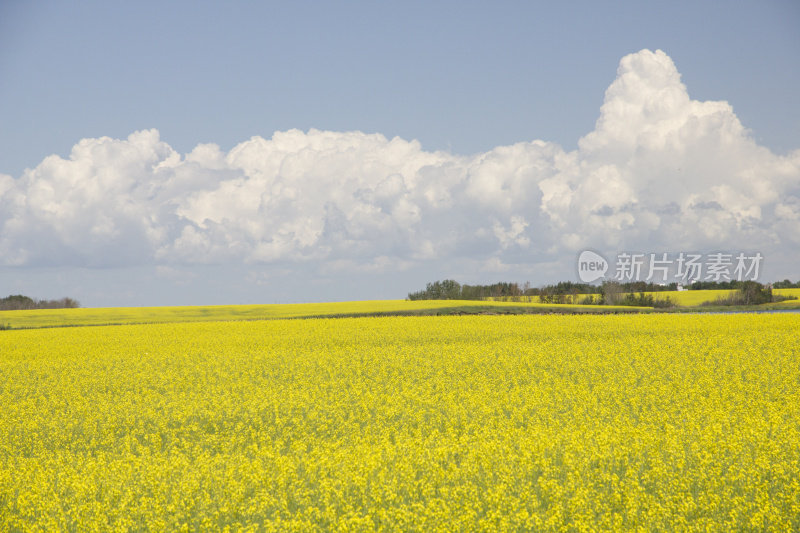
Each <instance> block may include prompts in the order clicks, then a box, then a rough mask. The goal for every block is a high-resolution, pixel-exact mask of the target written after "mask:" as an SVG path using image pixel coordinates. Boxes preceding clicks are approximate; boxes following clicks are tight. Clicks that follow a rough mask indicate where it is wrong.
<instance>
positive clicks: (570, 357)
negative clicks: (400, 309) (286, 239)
mask: <svg viewBox="0 0 800 533" xmlns="http://www.w3.org/2000/svg"><path fill="white" fill-rule="evenodd" d="M798 331H800V315H795V314H781V315H744V314H742V315H703V316H700V315H688V316H687V315H613V316H611V315H605V316H555V315H535V316H531V315H525V316H470V317H436V316H433V317H380V318H345V319H311V320H270V321H260V322H206V323H181V324H148V325H127V326H109V327H83V328H56V329H39V330H10V331H0V375H2V377H3V379H2V380H0V409H1V410H2V411H1V412H2V416H0V531H128V530H137V531H140V530H143V531H148V530H149V531H181V530H184V531H185V530H192V531H207V530H224V529H226V528H229V530H231V531H313V530H326V531H327V530H332V531H372V530H387V531H448V532H449V531H477V530H485V531H514V530H541V531H626V530H631V531H633V530H638V531H742V530H748V531H798V530H800V481H799V479H800V446H798V442H800V348H798V342H797V341H798V336H797V332H798Z"/></svg>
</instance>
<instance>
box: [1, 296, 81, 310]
mask: <svg viewBox="0 0 800 533" xmlns="http://www.w3.org/2000/svg"><path fill="white" fill-rule="evenodd" d="M80 306H81V305H80V303H79V302H78V301H77V300H75V299H73V298H60V299H58V300H35V299H33V298H31V297H29V296H23V295H22V294H12V295H10V296H6V297H5V298H0V311H27V310H32V309H71V308H75V307H80Z"/></svg>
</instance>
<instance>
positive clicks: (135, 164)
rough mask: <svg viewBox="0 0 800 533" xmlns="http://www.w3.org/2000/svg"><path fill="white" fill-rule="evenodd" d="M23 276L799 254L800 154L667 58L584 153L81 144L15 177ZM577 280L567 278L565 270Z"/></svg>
mask: <svg viewBox="0 0 800 533" xmlns="http://www.w3.org/2000/svg"><path fill="white" fill-rule="evenodd" d="M0 229H1V231H0V264H2V265H5V266H7V267H10V266H23V267H46V266H60V267H67V266H73V267H118V266H131V265H156V266H159V268H162V267H163V268H165V269H169V268H173V267H176V268H181V267H184V266H187V265H198V264H202V265H224V264H239V265H241V264H244V265H248V264H251V265H271V266H272V267H273V268H276V269H278V268H283V269H286V268H292V266H293V265H297V264H305V265H309V264H310V265H315V266H316V267H318V268H319V269H321V270H357V271H372V272H375V271H378V272H382V271H392V270H398V269H405V268H410V267H412V266H420V265H425V264H433V263H435V262H437V261H443V260H448V261H461V260H464V261H468V262H470V264H475V265H480V268H481V269H483V270H487V271H493V270H494V271H503V270H504V269H506V268H509V267H510V266H513V265H526V266H528V267H530V266H531V265H534V264H536V263H539V262H542V263H544V262H553V261H559V258H566V257H568V258H569V259H568V260H567V261H568V262H566V263H564V265H565V267H568V266H571V265H572V261H573V258H574V257H575V255H576V252H577V251H579V250H581V249H582V248H584V247H587V246H588V247H592V248H595V249H601V250H640V251H667V250H723V249H729V250H748V249H751V250H752V249H757V250H760V251H763V252H766V253H769V252H770V250H776V251H777V250H783V251H784V253H785V251H786V250H790V251H791V254H794V256H793V258H794V260H795V264H796V263H797V261H796V260H797V259H798V252H797V250H800V150H796V151H794V152H792V153H790V154H788V155H786V156H781V155H776V154H774V153H772V152H770V151H769V150H768V149H766V148H764V147H761V146H759V145H758V144H757V143H756V142H755V141H754V140H753V138H752V136H751V135H750V133H749V132H748V131H747V130H746V129H745V128H744V127H743V126H742V124H741V123H740V121H739V120H738V118H737V117H736V115H735V114H734V112H733V109H732V108H731V106H730V105H729V104H728V103H726V102H715V101H708V102H700V101H696V100H692V99H691V98H690V97H689V94H688V92H687V89H686V87H685V86H684V85H683V84H682V83H681V79H680V74H679V73H678V71H677V69H676V67H675V65H674V64H673V62H672V60H671V59H670V58H669V57H668V56H667V55H666V54H665V53H664V52H662V51H660V50H657V51H655V52H652V51H649V50H642V51H640V52H638V53H635V54H631V55H628V56H626V57H624V58H623V59H622V60H621V61H620V64H619V68H618V71H617V77H616V79H615V80H614V82H613V83H612V84H611V86H610V87H609V88H608V90H607V91H606V94H605V100H604V103H603V106H602V108H601V109H600V117H599V119H598V120H597V124H596V127H595V129H594V131H592V132H590V133H589V134H587V135H586V136H585V137H583V138H582V139H580V142H579V144H578V149H577V150H575V151H571V152H566V151H564V150H563V149H562V148H561V147H560V146H559V145H557V144H554V143H549V142H545V141H541V140H536V141H532V142H524V143H518V144H515V145H512V146H501V147H497V148H495V149H493V150H491V151H489V152H486V153H481V154H475V155H472V156H460V155H453V154H450V153H446V152H428V151H425V150H423V149H422V147H421V146H420V144H419V143H418V142H417V141H407V140H403V139H400V138H394V139H387V138H385V137H384V136H382V135H379V134H365V133H361V132H332V131H318V130H313V129H312V130H310V131H308V132H302V131H298V130H291V131H286V132H277V133H275V134H274V135H273V136H272V138H271V139H264V138H262V137H253V138H251V139H250V140H248V141H245V142H243V143H241V144H239V145H237V146H235V147H234V148H233V149H232V150H230V151H229V152H224V151H222V150H220V148H219V147H218V146H216V145H214V144H202V145H198V146H197V147H195V148H194V150H192V151H191V152H190V153H188V154H183V155H182V154H179V153H177V152H175V150H173V149H172V148H171V147H170V146H169V144H167V143H166V142H164V141H162V140H161V139H160V136H159V133H158V131H156V130H147V131H137V132H135V133H133V134H131V135H130V136H129V137H128V138H127V139H112V138H108V137H102V138H96V139H84V140H81V141H80V142H79V143H78V144H76V145H75V146H74V147H73V149H72V152H71V153H70V155H69V158H68V159H64V158H61V157H59V156H56V155H52V156H49V157H47V158H45V159H44V160H43V161H42V162H41V163H40V164H39V165H38V166H36V167H35V168H33V169H30V170H26V171H25V172H24V173H23V175H22V176H19V177H12V176H8V175H3V174H0ZM565 277H569V276H565Z"/></svg>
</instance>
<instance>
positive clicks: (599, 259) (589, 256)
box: [578, 250, 608, 283]
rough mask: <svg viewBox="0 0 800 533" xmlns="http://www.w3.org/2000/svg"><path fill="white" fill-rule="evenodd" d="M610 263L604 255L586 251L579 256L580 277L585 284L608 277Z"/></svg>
mask: <svg viewBox="0 0 800 533" xmlns="http://www.w3.org/2000/svg"><path fill="white" fill-rule="evenodd" d="M607 271H608V261H606V259H605V257H603V256H602V255H600V254H598V253H596V252H593V251H591V250H584V251H582V252H581V255H579V256H578V277H579V278H580V279H581V281H582V282H584V283H591V282H593V281H596V280H598V279H600V278H602V277H603V276H605V275H606V272H607Z"/></svg>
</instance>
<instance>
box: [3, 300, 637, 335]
mask: <svg viewBox="0 0 800 533" xmlns="http://www.w3.org/2000/svg"><path fill="white" fill-rule="evenodd" d="M485 306H498V307H499V306H504V307H507V306H512V307H515V306H519V307H554V308H567V309H568V308H570V307H578V310H585V308H584V307H583V306H570V305H566V304H562V305H558V304H540V303H538V302H533V303H513V302H506V303H503V302H485V301H477V300H417V301H407V300H372V301H359V302H329V303H307V304H272V305H214V306H186V307H109V308H78V309H41V310H35V311H0V325H3V324H7V325H9V326H11V327H12V328H41V327H58V326H87V325H121V324H150V323H170V322H208V321H214V320H267V319H278V318H302V317H325V316H342V315H345V316H350V315H359V314H370V313H397V312H400V313H402V312H411V311H416V310H435V309H446V308H451V307H485ZM607 309H619V310H631V308H630V307H622V306H608V307H607Z"/></svg>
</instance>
